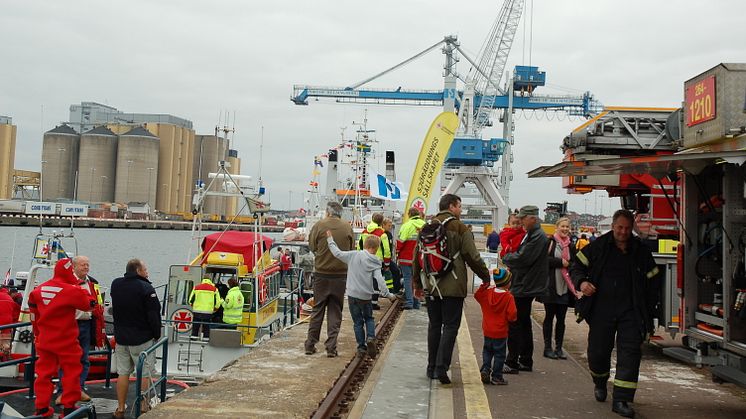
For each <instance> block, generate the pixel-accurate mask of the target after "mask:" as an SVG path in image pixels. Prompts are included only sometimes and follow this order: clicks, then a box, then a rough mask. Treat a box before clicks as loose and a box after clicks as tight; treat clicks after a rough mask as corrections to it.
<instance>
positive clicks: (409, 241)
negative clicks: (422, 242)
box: [396, 216, 425, 266]
mask: <svg viewBox="0 0 746 419" xmlns="http://www.w3.org/2000/svg"><path fill="white" fill-rule="evenodd" d="M423 225H425V220H423V219H422V218H420V217H419V216H414V217H412V218H410V219H409V220H407V222H406V223H404V224H403V225H402V226H401V230H400V231H399V239H398V240H397V241H396V254H397V256H398V259H397V262H398V263H399V265H404V266H412V260H413V258H414V247H415V246H416V245H417V235H418V234H419V232H420V230H422V226H423Z"/></svg>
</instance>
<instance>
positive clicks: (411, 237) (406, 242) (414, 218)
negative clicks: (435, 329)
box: [396, 207, 425, 310]
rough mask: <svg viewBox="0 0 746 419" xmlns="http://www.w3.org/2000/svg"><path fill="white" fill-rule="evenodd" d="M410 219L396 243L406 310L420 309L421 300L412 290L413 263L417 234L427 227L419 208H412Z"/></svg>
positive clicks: (402, 227)
mask: <svg viewBox="0 0 746 419" xmlns="http://www.w3.org/2000/svg"><path fill="white" fill-rule="evenodd" d="M407 215H408V216H409V219H408V220H407V222H406V223H404V224H402V226H401V230H400V231H399V239H398V240H397V241H396V254H397V255H398V259H397V261H398V263H399V269H400V270H401V276H402V287H403V288H404V299H405V302H404V309H405V310H409V309H415V310H418V309H419V308H420V300H419V299H418V298H416V297H415V296H414V292H413V288H412V261H413V260H414V255H415V252H414V248H415V246H416V245H417V234H418V233H419V232H420V230H421V229H422V226H423V225H425V220H423V219H422V213H421V212H420V210H419V209H417V208H414V207H412V208H410V209H409V211H408V212H407Z"/></svg>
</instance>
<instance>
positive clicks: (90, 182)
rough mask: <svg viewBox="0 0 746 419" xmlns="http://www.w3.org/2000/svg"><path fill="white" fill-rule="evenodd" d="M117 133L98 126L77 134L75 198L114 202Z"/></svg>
mask: <svg viewBox="0 0 746 419" xmlns="http://www.w3.org/2000/svg"><path fill="white" fill-rule="evenodd" d="M118 142H119V141H118V138H117V135H116V134H114V132H112V131H111V130H110V129H108V128H106V127H104V126H100V127H96V128H93V129H92V130H90V131H87V132H84V133H83V134H82V135H81V136H80V152H79V153H78V199H79V200H81V201H88V202H113V201H114V182H115V181H116V179H115V177H116V168H117V145H118Z"/></svg>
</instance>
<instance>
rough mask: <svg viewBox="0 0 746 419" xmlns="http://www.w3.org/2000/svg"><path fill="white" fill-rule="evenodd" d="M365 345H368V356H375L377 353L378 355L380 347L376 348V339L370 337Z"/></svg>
mask: <svg viewBox="0 0 746 419" xmlns="http://www.w3.org/2000/svg"><path fill="white" fill-rule="evenodd" d="M365 345H366V346H367V347H368V356H369V357H371V358H375V357H376V355H378V348H376V340H375V339H368V342H367V343H366V344H365Z"/></svg>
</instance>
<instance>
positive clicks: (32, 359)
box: [0, 322, 36, 399]
mask: <svg viewBox="0 0 746 419" xmlns="http://www.w3.org/2000/svg"><path fill="white" fill-rule="evenodd" d="M19 327H29V328H30V327H31V322H19V323H11V324H6V325H4V326H0V333H2V332H3V331H5V330H11V342H12V341H13V340H15V339H16V336H15V334H16V333H15V332H16V329H17V328H19ZM26 332H27V333H28V334H30V335H28V339H30V342H24V343H31V354H30V355H29V356H26V357H23V358H15V359H10V360H7V361H3V362H0V368H2V367H9V366H12V365H19V364H28V366H27V367H26V369H25V370H24V371H25V372H24V378H25V379H26V380H27V381H28V398H29V399H33V398H34V376H35V368H36V345H35V344H34V335H33V334H31V333H32V332H31V330H30V329H28V330H24V331H22V332H21V333H23V334H24V335H25V334H27V333H26ZM19 339H20V336H19ZM23 339H24V340H25V339H27V338H26V337H24V338H23Z"/></svg>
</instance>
